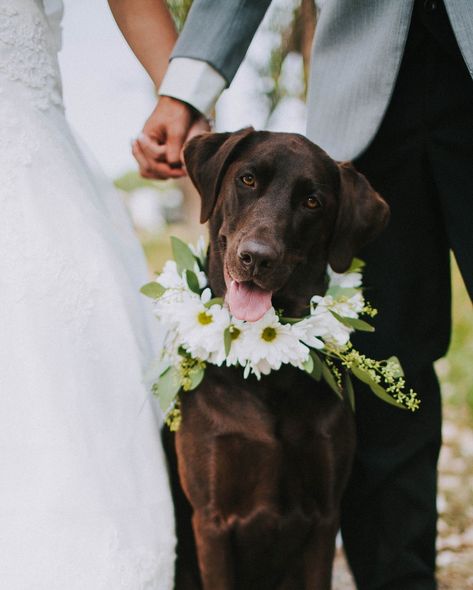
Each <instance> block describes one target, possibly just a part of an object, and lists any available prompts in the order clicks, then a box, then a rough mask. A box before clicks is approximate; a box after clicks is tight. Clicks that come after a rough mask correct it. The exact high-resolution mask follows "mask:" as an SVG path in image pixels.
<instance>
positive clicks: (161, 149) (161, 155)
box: [137, 133, 166, 162]
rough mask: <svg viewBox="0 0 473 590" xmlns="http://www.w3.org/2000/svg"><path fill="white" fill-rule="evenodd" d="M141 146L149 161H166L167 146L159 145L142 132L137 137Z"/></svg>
mask: <svg viewBox="0 0 473 590" xmlns="http://www.w3.org/2000/svg"><path fill="white" fill-rule="evenodd" d="M137 140H138V142H139V146H140V148H141V151H142V152H143V155H144V156H145V158H146V159H147V160H149V161H151V162H152V161H153V160H155V161H156V162H164V161H165V160H166V146H165V145H159V144H158V142H157V141H153V140H152V139H151V138H149V137H148V136H147V135H145V134H144V133H140V134H139V135H138V137H137Z"/></svg>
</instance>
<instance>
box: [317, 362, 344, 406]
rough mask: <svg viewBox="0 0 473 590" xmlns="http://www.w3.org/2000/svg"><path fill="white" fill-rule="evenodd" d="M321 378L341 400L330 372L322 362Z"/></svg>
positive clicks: (340, 393) (339, 392)
mask: <svg viewBox="0 0 473 590" xmlns="http://www.w3.org/2000/svg"><path fill="white" fill-rule="evenodd" d="M322 377H323V378H324V379H325V382H326V383H327V385H328V386H329V387H330V389H332V391H334V392H335V393H336V394H337V395H338V397H339V398H341V399H343V396H342V392H341V391H340V388H339V387H338V385H337V382H336V381H335V377H334V376H333V373H332V371H331V370H330V368H329V367H328V366H327V365H326V363H324V362H322Z"/></svg>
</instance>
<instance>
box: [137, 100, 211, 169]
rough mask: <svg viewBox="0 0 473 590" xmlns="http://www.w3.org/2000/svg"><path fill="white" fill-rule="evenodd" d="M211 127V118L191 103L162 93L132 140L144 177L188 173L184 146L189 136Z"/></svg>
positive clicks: (208, 129)
mask: <svg viewBox="0 0 473 590" xmlns="http://www.w3.org/2000/svg"><path fill="white" fill-rule="evenodd" d="M206 131H210V125H209V122H208V121H207V119H206V118H205V117H204V116H203V115H201V114H200V113H199V112H198V111H196V110H195V109H193V108H192V107H191V106H190V105H188V104H187V103H185V102H182V101H180V100H177V99H175V98H172V97H170V96H162V97H161V98H160V99H159V102H158V105H157V106H156V108H155V109H154V111H153V112H152V113H151V116H150V117H149V119H148V120H147V121H146V123H145V125H144V127H143V131H142V133H141V134H140V135H139V136H138V138H137V139H136V140H135V141H134V142H133V144H132V152H133V155H134V156H135V158H136V161H137V162H138V164H139V168H140V174H141V175H142V176H143V177H144V178H154V179H161V180H164V179H167V178H180V177H182V176H185V175H186V171H185V168H184V159H183V148H184V145H185V143H186V142H187V141H189V139H191V138H192V137H194V136H195V135H199V134H201V133H204V132H206Z"/></svg>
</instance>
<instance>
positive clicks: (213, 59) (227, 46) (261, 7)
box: [171, 0, 271, 86]
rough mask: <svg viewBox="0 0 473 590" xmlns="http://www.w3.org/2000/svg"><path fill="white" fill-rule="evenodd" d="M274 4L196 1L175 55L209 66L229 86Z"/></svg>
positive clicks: (267, 1)
mask: <svg viewBox="0 0 473 590" xmlns="http://www.w3.org/2000/svg"><path fill="white" fill-rule="evenodd" d="M270 3H271V0H195V1H194V3H193V4H192V7H191V9H190V11H189V15H188V17H187V20H186V23H185V25H184V28H183V30H182V32H181V35H180V36H179V39H178V41H177V43H176V46H175V47H174V50H173V52H172V55H171V59H173V58H177V57H179V58H181V57H183V58H191V59H197V60H201V61H204V62H207V63H208V64H209V65H210V66H212V68H214V69H215V70H216V71H217V72H218V73H219V74H221V76H222V77H223V78H224V79H225V81H226V85H227V86H228V85H229V84H230V82H231V81H232V80H233V77H234V76H235V74H236V71H237V70H238V67H239V65H240V63H241V62H242V61H243V58H244V57H245V54H246V52H247V50H248V47H249V45H250V43H251V40H252V38H253V36H254V34H255V32H256V29H257V28H258V25H259V24H260V22H261V21H262V20H263V17H264V15H265V13H266V10H267V9H268V7H269V5H270Z"/></svg>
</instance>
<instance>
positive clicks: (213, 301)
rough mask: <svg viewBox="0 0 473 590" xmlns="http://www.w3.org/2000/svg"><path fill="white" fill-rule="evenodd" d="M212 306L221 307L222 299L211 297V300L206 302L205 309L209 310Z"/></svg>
mask: <svg viewBox="0 0 473 590" xmlns="http://www.w3.org/2000/svg"><path fill="white" fill-rule="evenodd" d="M212 305H223V297H212V299H209V300H208V301H207V303H206V304H205V307H206V308H207V309H210V308H211V307H212Z"/></svg>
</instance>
